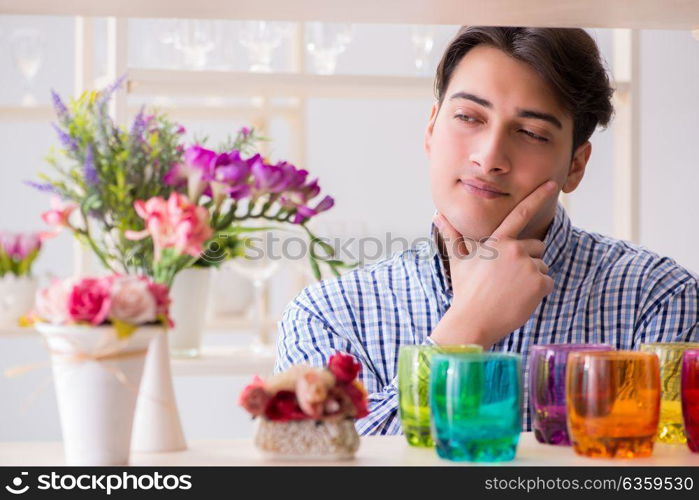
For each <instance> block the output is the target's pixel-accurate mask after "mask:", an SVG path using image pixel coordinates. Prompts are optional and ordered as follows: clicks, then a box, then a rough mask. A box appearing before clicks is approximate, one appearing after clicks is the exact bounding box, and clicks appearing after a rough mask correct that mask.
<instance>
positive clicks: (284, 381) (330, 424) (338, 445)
mask: <svg viewBox="0 0 699 500" xmlns="http://www.w3.org/2000/svg"><path fill="white" fill-rule="evenodd" d="M360 367H361V365H360V364H359V363H358V362H357V361H356V360H355V359H354V358H353V357H352V356H350V355H349V354H343V353H335V354H333V355H332V356H331V357H330V359H329V361H328V366H327V367H326V368H313V367H310V366H303V365H295V366H292V367H291V368H289V369H288V370H287V371H285V372H283V373H279V374H277V375H274V376H272V377H269V378H268V379H267V380H263V379H261V378H259V377H255V378H254V379H253V381H252V383H251V384H249V385H248V386H246V387H245V388H244V389H243V391H242V392H241V394H240V398H239V404H240V405H241V406H242V407H243V408H245V410H247V412H248V413H250V414H251V415H252V416H253V418H255V417H259V418H258V419H257V424H258V425H257V427H256V431H255V438H254V443H255V445H256V446H257V448H258V449H260V451H262V453H263V454H266V455H270V456H273V457H274V458H287V459H288V458H292V459H293V458H314V459H346V458H351V457H353V456H354V453H355V452H356V451H357V448H358V447H359V435H358V434H357V430H356V429H355V427H354V419H357V418H362V417H366V416H367V415H368V414H369V409H368V400H367V393H366V390H365V389H364V386H362V384H361V382H359V381H358V380H357V375H358V374H359V370H360Z"/></svg>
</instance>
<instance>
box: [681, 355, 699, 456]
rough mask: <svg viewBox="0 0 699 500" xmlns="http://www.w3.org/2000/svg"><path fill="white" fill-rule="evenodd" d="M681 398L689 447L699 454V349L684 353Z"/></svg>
mask: <svg viewBox="0 0 699 500" xmlns="http://www.w3.org/2000/svg"><path fill="white" fill-rule="evenodd" d="M681 396H682V416H683V418H684V431H685V434H686V436H687V445H688V446H689V449H690V450H692V451H693V452H695V453H699V349H687V350H686V351H684V355H683V357H682V383H681Z"/></svg>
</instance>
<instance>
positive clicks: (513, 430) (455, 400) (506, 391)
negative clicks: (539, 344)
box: [430, 353, 522, 462]
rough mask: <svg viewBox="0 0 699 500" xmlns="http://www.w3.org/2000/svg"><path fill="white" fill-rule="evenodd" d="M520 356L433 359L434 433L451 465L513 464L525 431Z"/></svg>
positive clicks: (466, 355)
mask: <svg viewBox="0 0 699 500" xmlns="http://www.w3.org/2000/svg"><path fill="white" fill-rule="evenodd" d="M520 367H521V356H520V355H518V354H507V353H482V354H477V353H474V354H470V353H460V354H435V356H434V357H433V358H432V373H431V376H430V407H431V412H432V432H433V435H434V439H435V445H436V449H437V454H438V455H439V456H440V457H442V458H445V459H447V460H453V461H471V462H501V461H506V460H512V459H513V458H514V457H515V454H516V452H517V444H518V442H519V435H520V432H521V430H522V376H521V368H520Z"/></svg>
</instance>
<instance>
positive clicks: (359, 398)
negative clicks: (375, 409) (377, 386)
mask: <svg viewBox="0 0 699 500" xmlns="http://www.w3.org/2000/svg"><path fill="white" fill-rule="evenodd" d="M343 388H344V389H345V391H346V392H347V395H348V396H349V398H350V399H351V400H352V404H353V405H354V408H355V410H356V414H355V415H354V418H364V417H366V416H367V415H369V407H368V406H367V395H366V392H365V391H364V388H363V387H362V386H361V384H359V383H358V382H354V383H352V384H347V385H346V386H344V387H343Z"/></svg>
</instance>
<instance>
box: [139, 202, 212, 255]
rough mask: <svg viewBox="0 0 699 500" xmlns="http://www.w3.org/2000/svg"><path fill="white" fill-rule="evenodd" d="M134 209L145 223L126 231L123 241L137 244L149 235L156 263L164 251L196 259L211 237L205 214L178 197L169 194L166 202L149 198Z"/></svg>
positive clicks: (207, 216) (200, 208) (204, 210)
mask: <svg viewBox="0 0 699 500" xmlns="http://www.w3.org/2000/svg"><path fill="white" fill-rule="evenodd" d="M134 207H135V209H136V212H137V213H138V215H139V216H141V217H142V218H143V219H144V220H145V221H146V229H145V230H143V231H138V232H137V231H126V237H127V238H128V239H131V240H138V239H142V238H145V237H146V236H149V235H150V236H151V237H152V238H153V246H154V248H155V259H156V260H159V259H160V255H161V252H162V250H163V249H165V248H174V249H175V250H176V251H177V252H178V253H179V254H187V255H191V256H192V257H197V256H199V254H201V252H202V250H203V247H204V243H205V242H206V240H208V239H209V238H211V236H212V235H213V230H212V229H211V227H210V226H209V212H208V210H207V209H206V208H205V207H202V206H198V205H195V204H194V203H192V202H190V201H189V199H187V197H186V196H184V195H181V194H179V193H172V194H171V195H170V198H168V200H167V201H166V200H164V199H163V198H160V197H153V198H151V199H149V200H148V201H146V202H143V201H141V200H138V201H136V202H135V203H134Z"/></svg>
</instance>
